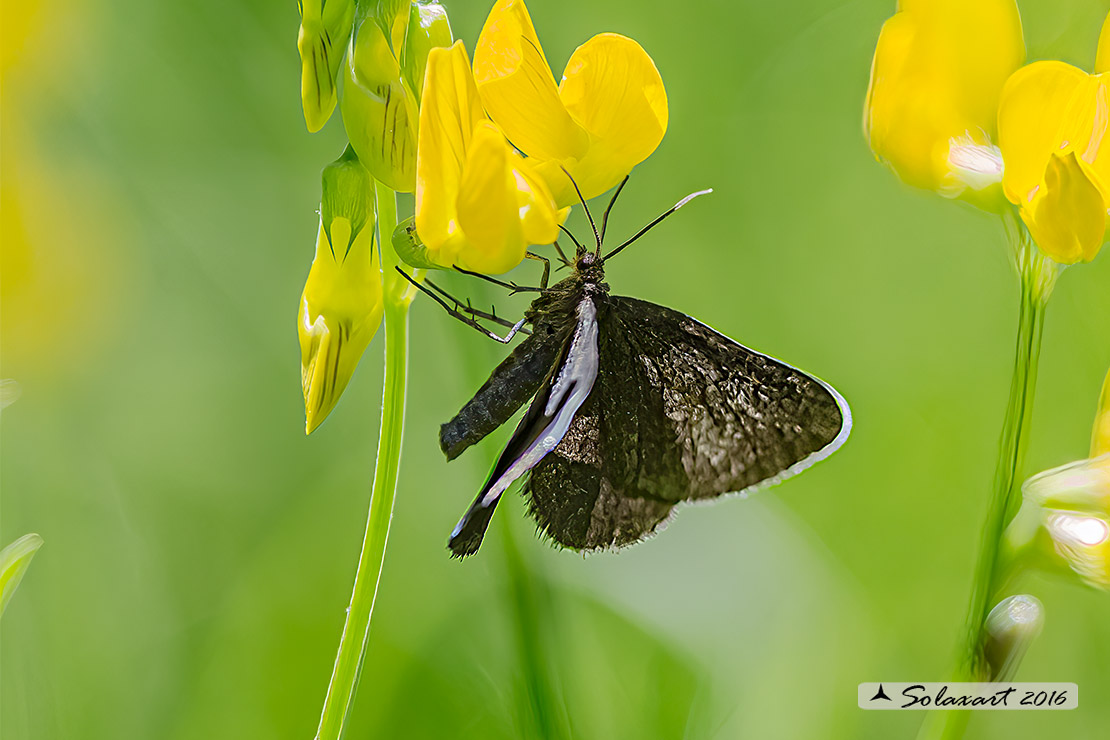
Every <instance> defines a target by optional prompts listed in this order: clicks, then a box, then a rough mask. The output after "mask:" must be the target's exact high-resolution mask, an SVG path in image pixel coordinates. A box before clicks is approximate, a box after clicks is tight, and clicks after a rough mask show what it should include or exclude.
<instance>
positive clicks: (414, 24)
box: [401, 2, 454, 100]
mask: <svg viewBox="0 0 1110 740" xmlns="http://www.w3.org/2000/svg"><path fill="white" fill-rule="evenodd" d="M453 41H454V38H453V36H452V34H451V23H450V21H448V20H447V9H446V8H444V7H443V6H442V5H440V4H439V3H422V2H421V3H413V4H412V6H411V7H410V8H409V26H408V31H407V32H406V34H405V47H404V51H403V52H402V54H401V69H402V70H403V71H404V74H405V80H406V81H407V82H408V83H409V89H411V90H412V91H413V92H414V93H416V98H417V100H419V99H420V98H421V97H423V95H424V70H425V69H426V68H427V66H428V53H429V52H431V50H432V49H434V48H435V47H437V46H442V47H448V46H450V45H451V44H452V42H453Z"/></svg>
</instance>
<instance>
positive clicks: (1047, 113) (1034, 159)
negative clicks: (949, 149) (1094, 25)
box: [998, 61, 1110, 264]
mask: <svg viewBox="0 0 1110 740" xmlns="http://www.w3.org/2000/svg"><path fill="white" fill-rule="evenodd" d="M1104 77H1105V78H1106V79H1104ZM1108 82H1110V76H1106V75H1089V74H1087V73H1086V72H1084V71H1083V70H1081V69H1077V68H1076V67H1073V66H1071V65H1070V64H1065V63H1064V62H1056V61H1047V62H1034V63H1033V64H1030V65H1028V66H1026V67H1023V68H1022V69H1020V70H1019V71H1018V72H1016V73H1014V75H1013V76H1012V77H1010V79H1009V81H1007V83H1006V86H1005V88H1004V89H1003V91H1002V99H1001V102H1000V104H999V109H998V133H999V144H1000V146H1001V147H1002V152H1003V156H1004V157H1005V160H1006V172H1005V175H1004V176H1003V179H1002V186H1003V189H1004V190H1005V193H1006V197H1007V199H1009V201H1010V202H1011V203H1013V204H1015V205H1016V206H1017V207H1018V211H1019V213H1020V214H1021V218H1022V220H1023V221H1024V222H1025V225H1026V226H1027V227H1028V229H1029V233H1030V234H1031V235H1032V237H1033V240H1034V241H1035V242H1036V243H1037V246H1038V247H1039V248H1040V250H1041V251H1042V252H1044V253H1045V254H1046V255H1048V256H1049V257H1051V258H1052V259H1053V260H1055V261H1056V262H1058V263H1060V264H1072V263H1075V262H1081V261H1082V262H1089V261H1090V260H1092V259H1094V257H1095V255H1096V254H1098V251H1099V249H1100V248H1101V247H1102V243H1103V241H1105V234H1106V229H1107V226H1108V224H1107V209H1108V208H1110V140H1106V139H1107V124H1108V116H1110V113H1108V110H1110V89H1108V85H1107V83H1108Z"/></svg>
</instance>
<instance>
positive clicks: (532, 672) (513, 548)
mask: <svg viewBox="0 0 1110 740" xmlns="http://www.w3.org/2000/svg"><path fill="white" fill-rule="evenodd" d="M501 513H502V515H503V516H502V517H501V521H502V533H503V538H502V539H503V541H504V543H505V564H506V567H507V571H508V573H507V574H508V580H509V592H510V598H511V600H512V605H513V622H514V625H513V626H514V627H515V628H516V638H517V650H518V652H519V655H520V669H521V672H522V673H523V674H524V689H525V692H526V697H525V698H526V701H525V702H522V704H523V705H524V706H522V707H521V711H520V712H519V713H518V714H519V715H520V720H521V722H522V723H524V722H525V720H524V717H525V716H527V717H528V719H529V720H530V722H528V725H529V726H528V727H520V728H518V729H519V730H520V731H521V733H522V735H523V736H525V737H534V738H539V739H540V740H561V738H565V737H567V732H566V731H565V730H564V727H565V722H566V718H565V715H564V714H563V712H561V711H560V710H559V706H560V702H559V701H558V692H557V689H556V687H555V686H554V684H553V680H552V676H551V667H550V666H551V661H550V660H549V658H548V656H547V655H546V652H547V651H546V650H545V645H544V639H543V636H542V634H541V630H542V629H544V628H546V629H553V628H554V627H555V620H554V619H552V615H551V613H550V610H551V608H552V599H551V594H550V590H549V587H548V584H547V580H546V578H545V577H544V576H543V575H542V574H540V573H537V572H535V571H533V570H531V569H530V568H529V567H528V564H527V563H525V561H524V557H523V556H522V554H521V552H520V548H519V547H518V546H517V543H516V538H515V537H514V535H513V532H512V524H511V523H510V520H509V517H507V516H504V515H505V514H507V513H508V512H501Z"/></svg>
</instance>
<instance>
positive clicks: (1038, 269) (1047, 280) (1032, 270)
mask: <svg viewBox="0 0 1110 740" xmlns="http://www.w3.org/2000/svg"><path fill="white" fill-rule="evenodd" d="M1015 254H1016V257H1017V264H1018V273H1019V276H1020V283H1021V298H1020V303H1019V308H1018V331H1017V346H1016V349H1015V354H1014V367H1013V374H1012V375H1011V378H1010V397H1009V401H1008V403H1007V406H1006V416H1005V419H1004V421H1003V424H1002V437H1001V439H1000V441H999V445H998V463H997V467H996V468H995V475H994V483H993V488H992V492H991V499H990V505H989V508H988V510H987V519H986V522H985V523H984V525H983V533H982V542H981V544H980V549H979V561H978V563H977V565H976V569H975V580H974V582H973V585H972V591H971V600H970V602H969V604H968V613H967V622H966V624H965V628H964V629H965V634H964V640H963V647H962V652H961V655H960V658H959V664H958V666H957V668H956V671H955V676H954V680H956V681H991V680H994V675H995V670H994V667H992V666H990V665H989V664H988V662H987V660H986V658H985V656H984V647H985V645H986V640H987V632H986V620H987V615H988V614H989V613H990V611H991V609H992V608H993V607H994V605H995V604H996V603H998V601H999V600H1000V599H1001V598H1003V597H1004V596H1005V594H1004V593H1002V591H1003V589H1005V588H1006V587H1007V585H1008V583H1009V581H1010V579H1011V577H1012V575H1013V574H1012V572H1011V571H1012V568H1011V567H1010V563H1009V562H1008V557H1007V555H1006V552H1005V549H1004V548H1003V547H1002V538H1003V534H1004V532H1005V530H1006V525H1007V524H1008V523H1009V521H1010V520H1011V519H1012V518H1013V516H1014V513H1015V512H1016V511H1017V507H1018V504H1019V503H1020V502H1019V501H1018V498H1019V497H1018V495H1017V494H1018V491H1019V483H1020V480H1021V478H1020V476H1021V471H1022V467H1023V464H1024V461H1025V450H1026V447H1027V445H1028V439H1029V436H1028V431H1029V426H1030V422H1031V420H1032V415H1033V395H1034V391H1035V389H1036V385H1037V366H1038V360H1039V358H1040V351H1041V334H1042V332H1043V328H1044V315H1045V307H1046V306H1047V304H1048V297H1049V295H1051V293H1052V287H1053V284H1054V283H1055V278H1056V272H1057V267H1056V265H1055V264H1054V263H1052V262H1051V261H1050V260H1047V259H1046V258H1044V257H1043V256H1042V255H1041V254H1040V252H1039V251H1038V250H1037V248H1036V246H1034V245H1033V244H1032V243H1031V242H1030V241H1029V239H1028V235H1027V234H1026V233H1025V232H1024V231H1022V232H1021V234H1020V243H1019V244H1017V245H1016V249H1015ZM968 716H969V715H968V712H966V711H955V710H949V711H934V712H931V713H930V715H929V717H928V718H927V719H926V721H925V724H924V725H923V726H922V731H921V733H920V735H919V737H921V738H943V739H944V740H955V739H956V738H960V737H962V736H963V732H964V728H965V727H966V726H967V720H968Z"/></svg>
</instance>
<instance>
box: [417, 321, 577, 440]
mask: <svg viewBox="0 0 1110 740" xmlns="http://www.w3.org/2000/svg"><path fill="white" fill-rule="evenodd" d="M565 343H566V338H565V337H559V336H553V335H550V334H548V333H546V332H541V333H536V334H532V335H530V336H529V337H528V338H526V339H525V340H524V341H523V342H521V343H520V344H518V345H517V346H516V348H515V349H513V351H512V353H511V354H510V355H509V356H508V357H507V358H505V360H504V361H503V362H502V363H501V364H500V365H498V366H497V367H496V368H494V371H493V372H492V373H490V376H489V379H488V380H487V381H486V382H485V383H484V384H483V385H482V387H481V388H479V389H478V392H477V393H475V394H474V397H473V398H471V399H470V400H469V401H467V402H466V405H465V406H463V407H462V409H460V410H459V413H457V414H455V417H454V418H453V419H451V421H448V422H446V423H445V424H442V425H441V426H440V428H439V446H440V449H442V450H443V454H444V455H446V456H447V459H448V460H454V459H455V458H456V457H458V456H459V455H461V454H462V453H463V452H464V451H465V450H466V448H468V447H470V446H471V445H473V444H476V443H477V442H480V441H481V440H483V439H484V438H485V437H486V435H488V434H489V433H490V432H492V431H493V430H494V429H497V427H499V426H501V425H502V424H504V423H505V422H506V421H508V420H509V417H511V416H512V415H513V414H515V413H516V411H517V409H519V408H520V407H521V406H523V405H524V403H525V402H526V401H527V400H528V399H529V398H531V397H532V396H534V395H535V393H536V391H537V390H539V388H540V385H541V384H542V383H543V381H544V378H546V377H547V375H548V374H549V373H550V372H551V367H552V366H553V365H554V364H555V362H556V360H557V359H558V357H559V353H560V351H561V350H562V349H563V346H564V344H565Z"/></svg>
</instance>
